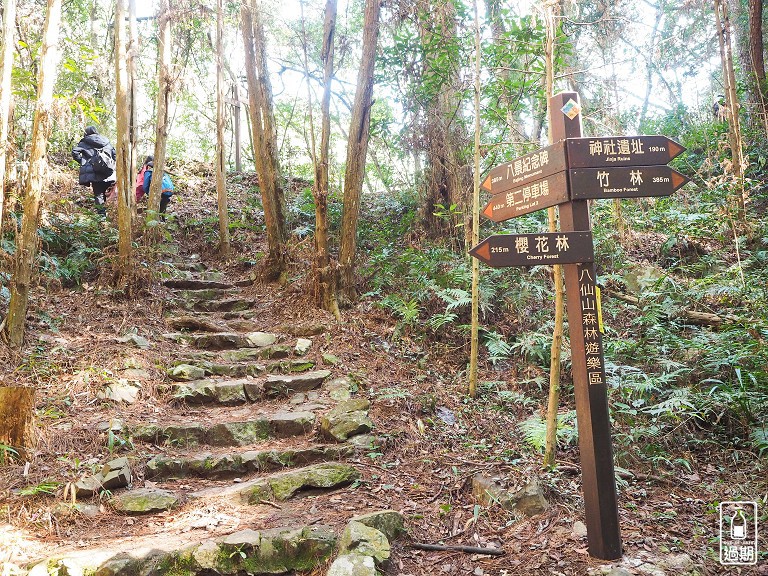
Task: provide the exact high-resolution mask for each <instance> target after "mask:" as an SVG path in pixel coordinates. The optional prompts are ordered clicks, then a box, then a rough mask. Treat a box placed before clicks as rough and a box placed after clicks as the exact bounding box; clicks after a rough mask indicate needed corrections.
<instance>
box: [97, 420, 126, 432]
mask: <svg viewBox="0 0 768 576" xmlns="http://www.w3.org/2000/svg"><path fill="white" fill-rule="evenodd" d="M96 427H97V429H98V430H99V431H101V432H113V433H115V434H117V433H120V432H122V431H123V428H124V427H125V423H124V422H123V421H122V420H121V419H120V418H112V419H111V420H110V421H109V422H99V423H98V424H97V426H96Z"/></svg>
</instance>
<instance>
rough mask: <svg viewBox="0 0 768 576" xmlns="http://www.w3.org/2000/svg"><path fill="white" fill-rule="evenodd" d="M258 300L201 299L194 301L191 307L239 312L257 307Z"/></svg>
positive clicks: (199, 310) (204, 310)
mask: <svg viewBox="0 0 768 576" xmlns="http://www.w3.org/2000/svg"><path fill="white" fill-rule="evenodd" d="M258 304H259V303H258V302H255V301H253V300H243V299H242V298H230V299H227V300H202V301H198V302H194V303H193V304H192V309H193V310H195V311H196V312H240V311H243V310H248V309H250V308H256V307H258Z"/></svg>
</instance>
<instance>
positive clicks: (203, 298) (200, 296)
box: [174, 288, 231, 304]
mask: <svg viewBox="0 0 768 576" xmlns="http://www.w3.org/2000/svg"><path fill="white" fill-rule="evenodd" d="M230 295H231V292H230V291H229V290H223V289H221V288H206V289H202V290H177V291H176V292H175V293H174V296H175V297H176V298H178V299H180V300H182V301H183V302H185V303H187V304H193V303H197V302H208V301H212V300H221V299H226V298H227V297H229V296H230Z"/></svg>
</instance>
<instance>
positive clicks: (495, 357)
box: [481, 330, 512, 364]
mask: <svg viewBox="0 0 768 576" xmlns="http://www.w3.org/2000/svg"><path fill="white" fill-rule="evenodd" d="M481 338H482V341H483V344H485V347H486V348H487V349H488V359H489V360H490V361H491V364H496V363H497V362H499V361H501V360H506V359H507V358H509V355H510V354H511V353H512V347H511V346H510V345H509V344H507V342H506V341H505V340H504V337H503V336H502V335H501V334H499V333H498V332H494V331H487V330H484V331H483V332H482V335H481Z"/></svg>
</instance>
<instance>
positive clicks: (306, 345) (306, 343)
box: [293, 338, 312, 356]
mask: <svg viewBox="0 0 768 576" xmlns="http://www.w3.org/2000/svg"><path fill="white" fill-rule="evenodd" d="M311 347H312V340H309V339H308V338H299V339H298V340H296V346H294V347H293V353H294V354H295V355H296V356H304V354H306V353H307V352H309V349H310V348H311Z"/></svg>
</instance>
